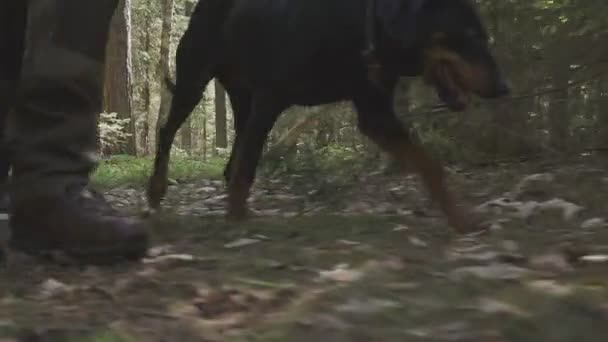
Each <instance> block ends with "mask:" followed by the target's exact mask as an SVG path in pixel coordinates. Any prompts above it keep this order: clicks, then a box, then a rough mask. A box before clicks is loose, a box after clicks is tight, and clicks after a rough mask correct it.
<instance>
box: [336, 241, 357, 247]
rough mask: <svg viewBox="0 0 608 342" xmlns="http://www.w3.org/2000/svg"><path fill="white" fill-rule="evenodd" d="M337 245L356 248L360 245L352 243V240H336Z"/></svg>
mask: <svg viewBox="0 0 608 342" xmlns="http://www.w3.org/2000/svg"><path fill="white" fill-rule="evenodd" d="M337 243H338V244H340V245H347V246H357V245H360V244H361V242H358V241H352V240H338V241H337Z"/></svg>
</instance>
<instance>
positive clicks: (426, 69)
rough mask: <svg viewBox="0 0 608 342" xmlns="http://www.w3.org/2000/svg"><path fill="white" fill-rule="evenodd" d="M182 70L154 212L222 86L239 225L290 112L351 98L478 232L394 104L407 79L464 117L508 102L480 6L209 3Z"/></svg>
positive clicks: (202, 6) (372, 132)
mask: <svg viewBox="0 0 608 342" xmlns="http://www.w3.org/2000/svg"><path fill="white" fill-rule="evenodd" d="M176 65H177V70H176V83H175V84H174V85H172V90H173V93H174V97H173V101H172V104H171V111H170V115H169V118H168V121H167V123H166V124H165V125H164V127H162V129H161V134H160V141H159V143H158V146H157V147H158V150H157V154H156V160H155V165H154V173H153V176H152V178H151V179H150V184H149V189H148V199H149V204H150V206H151V207H152V208H157V207H158V206H159V205H160V201H161V199H162V197H163V196H164V195H165V193H166V191H167V169H168V163H169V151H170V148H171V145H172V143H173V140H174V137H175V133H176V131H177V130H178V128H179V127H180V126H181V124H182V123H183V122H184V120H185V119H186V118H187V117H188V116H189V115H190V113H191V111H192V110H193V108H194V107H195V106H196V105H197V103H198V102H199V100H200V98H201V96H202V91H203V89H204V88H205V86H206V85H207V83H208V82H209V81H210V80H211V79H212V78H214V77H217V78H218V79H219V80H220V81H221V83H223V85H224V86H225V88H226V90H227V92H228V94H229V97H230V100H231V103H232V106H233V109H234V114H235V129H236V141H235V144H234V147H233V149H232V154H231V156H230V161H229V163H228V164H227V166H226V170H225V173H224V175H225V177H226V179H227V180H228V214H229V217H231V218H235V219H241V218H244V217H245V216H246V213H247V205H246V202H247V198H248V196H249V191H250V187H251V185H252V183H253V181H254V178H255V172H256V168H257V165H258V161H259V159H260V156H261V153H262V150H263V145H264V143H265V141H266V138H267V136H268V134H269V132H270V130H271V129H272V127H273V125H274V123H275V121H276V119H277V117H278V116H279V115H280V114H281V113H282V112H283V111H284V110H285V109H287V108H288V107H290V106H292V105H319V104H326V103H330V102H336V101H344V100H350V101H352V102H353V104H354V106H355V108H356V111H357V115H358V122H359V129H360V131H361V132H362V133H363V134H364V135H366V136H367V137H369V138H370V139H371V140H373V141H374V142H375V143H376V144H378V145H379V146H380V147H382V148H383V149H384V150H385V151H387V152H388V153H390V154H391V155H392V156H393V157H394V158H396V159H397V160H398V161H399V162H400V164H402V165H403V167H404V169H405V166H406V165H408V166H409V168H410V169H411V168H412V166H413V167H414V170H415V171H416V172H417V173H418V174H419V175H420V176H421V177H422V180H423V182H424V183H425V185H426V187H427V188H428V190H429V191H430V193H431V195H432V198H433V199H434V200H435V201H437V202H438V203H439V205H440V206H441V208H442V209H443V210H444V212H445V213H446V215H447V218H448V221H449V223H450V224H451V225H452V226H453V227H454V228H456V229H457V230H459V231H465V230H468V229H469V228H472V226H473V224H472V222H470V220H469V216H468V214H467V213H466V211H463V210H461V209H458V206H457V205H456V203H455V202H456V201H455V200H454V199H452V196H451V195H450V193H449V192H448V190H447V189H446V186H445V184H444V176H443V171H442V168H441V166H440V165H439V164H438V163H436V162H435V161H433V160H432V159H431V158H430V157H429V156H428V155H427V153H426V152H425V151H424V150H423V149H422V148H421V147H419V146H417V145H416V144H414V143H413V142H412V141H411V140H410V139H409V137H408V134H407V131H406V130H405V129H404V128H403V126H402V124H401V123H400V122H399V120H398V119H397V118H396V116H395V113H394V110H393V106H392V103H393V91H394V89H395V86H396V83H397V80H398V78H399V77H401V76H422V77H424V79H425V80H426V81H427V82H428V83H429V84H430V85H432V86H434V87H435V88H436V90H437V93H438V95H439V97H440V98H441V99H442V100H443V101H444V102H446V104H447V105H448V106H449V107H450V108H451V109H453V110H463V109H464V108H465V107H466V105H467V102H468V99H469V95H470V94H472V93H474V94H477V95H479V96H482V97H485V98H495V97H499V96H501V95H505V94H507V93H508V87H507V86H506V84H505V82H504V80H503V78H502V76H501V73H500V71H499V68H498V67H497V65H496V62H495V59H494V58H493V56H492V54H491V52H490V50H489V46H488V34H487V33H486V30H485V28H484V26H483V24H482V21H481V20H480V17H479V15H478V13H477V12H476V10H475V8H474V7H473V6H472V5H471V4H470V3H469V2H468V1H466V0H255V1H251V0H200V2H199V3H198V5H197V7H196V8H195V11H194V13H193V15H192V18H191V20H190V23H189V26H188V29H187V31H186V32H185V34H184V36H183V37H182V38H181V41H180V43H179V46H178V48H177V59H176ZM370 68H371V70H372V71H373V72H372V76H373V77H370Z"/></svg>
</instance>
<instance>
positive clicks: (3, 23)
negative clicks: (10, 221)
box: [0, 1, 26, 217]
mask: <svg viewBox="0 0 608 342" xmlns="http://www.w3.org/2000/svg"><path fill="white" fill-rule="evenodd" d="M25 3H26V2H25V1H2V2H0V51H2V53H0V213H1V214H5V213H6V212H7V211H8V189H7V188H6V187H7V185H8V176H9V170H10V163H9V156H8V151H7V149H6V141H5V138H6V136H5V133H6V132H5V130H6V117H7V115H8V112H9V110H10V109H11V108H12V106H13V104H14V98H15V89H16V85H17V81H18V80H19V72H20V70H21V60H22V58H23V38H24V30H25V13H26V10H25V8H26V4H25ZM3 217H4V216H3Z"/></svg>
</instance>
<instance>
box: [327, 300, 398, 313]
mask: <svg viewBox="0 0 608 342" xmlns="http://www.w3.org/2000/svg"><path fill="white" fill-rule="evenodd" d="M399 306H400V305H399V303H397V302H394V301H391V300H387V299H365V300H361V299H350V300H349V301H348V302H346V303H345V304H342V305H339V306H338V307H336V310H337V311H338V312H348V313H357V314H374V313H377V312H382V311H383V310H386V309H393V308H398V307H399Z"/></svg>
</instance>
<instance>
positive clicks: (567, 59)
mask: <svg viewBox="0 0 608 342" xmlns="http://www.w3.org/2000/svg"><path fill="white" fill-rule="evenodd" d="M477 3H478V5H479V8H480V10H481V12H482V14H483V17H484V20H485V21H486V24H487V25H488V28H489V30H490V33H491V37H492V44H493V48H494V51H495V53H496V55H497V57H498V59H499V62H500V64H501V65H502V67H503V68H504V69H505V73H506V75H507V77H508V79H509V81H510V82H511V83H512V85H513V89H514V93H513V96H512V97H511V98H509V99H506V100H500V101H494V102H487V101H486V102H482V101H480V100H477V102H476V103H475V105H473V106H471V107H469V109H468V110H467V111H466V112H464V113H450V112H447V111H446V110H443V109H440V108H437V107H436V105H437V103H438V102H437V98H436V95H435V94H434V91H432V89H430V88H428V87H426V86H424V85H422V84H421V82H419V81H416V80H409V79H404V80H403V82H402V86H401V87H400V88H401V89H400V93H399V96H398V98H397V101H396V102H397V103H396V105H397V108H398V109H399V115H400V116H401V117H402V119H403V120H404V121H405V122H408V123H409V124H411V125H412V127H415V128H416V129H417V134H418V138H419V139H420V140H421V141H422V142H424V143H425V144H426V145H427V146H428V147H429V148H430V149H431V151H432V152H433V153H434V154H435V155H436V156H437V157H438V158H441V159H442V160H443V161H444V162H447V163H454V164H460V165H494V164H495V163H499V162H511V161H522V160H524V161H525V160H538V159H542V158H563V157H571V156H578V155H581V154H583V153H601V152H605V151H608V115H607V114H606V112H607V111H608V75H607V74H606V70H607V69H606V67H607V66H608V57H606V56H608V44H605V42H606V41H607V40H606V37H607V35H608V27H607V25H606V24H607V19H605V18H607V17H608V4H606V3H604V2H603V1H582V0H510V1H488V0H478V1H477ZM195 4H196V2H195V1H192V0H162V1H150V0H121V3H120V8H119V10H118V11H117V13H116V15H115V17H114V20H113V24H112V34H111V39H110V42H109V46H108V64H107V70H106V87H105V96H104V98H105V101H104V103H105V104H104V113H102V114H101V117H100V126H99V128H100V129H99V133H100V150H101V153H102V155H103V157H104V160H105V162H107V161H109V160H110V161H111V160H118V159H120V160H125V161H126V160H129V162H130V163H132V162H133V160H134V159H135V160H137V161H140V162H141V163H140V164H141V166H142V168H145V169H148V167H149V164H150V159H151V157H152V156H153V154H154V150H155V141H156V136H157V128H158V127H159V123H162V122H163V120H165V119H166V114H167V109H168V108H167V107H168V104H169V102H170V94H169V93H168V92H167V91H166V89H165V88H164V86H163V82H162V80H163V78H164V75H165V74H166V73H170V74H171V75H172V74H173V70H174V55H175V47H176V45H177V43H178V41H179V38H180V37H181V35H182V33H183V32H184V30H185V28H186V26H187V23H188V20H189V15H190V14H191V12H192V10H193V8H194V6H195ZM232 140H233V129H232V111H231V106H230V101H229V99H228V98H227V97H226V95H225V93H224V91H223V89H222V87H221V85H220V84H218V83H216V82H211V83H210V84H209V86H208V88H207V90H206V92H205V95H204V98H203V101H201V103H200V104H199V106H198V107H197V108H196V110H195V112H194V113H193V115H192V116H191V118H190V119H189V120H188V121H187V122H186V124H185V125H184V127H183V128H182V129H181V131H180V132H179V133H178V138H177V140H176V144H175V145H174V151H173V156H174V157H173V162H172V166H171V167H172V168H175V167H178V168H179V165H180V163H185V160H188V161H190V163H194V162H195V161H196V164H195V165H190V166H191V167H195V168H200V167H203V166H204V165H207V166H208V165H216V166H218V167H217V168H216V169H217V170H219V169H220V166H223V163H224V160H225V158H226V157H227V153H228V152H229V149H227V148H228V147H229V146H230V144H231V142H232ZM268 152H271V153H268ZM382 158H383V157H382V156H381V154H380V153H379V151H378V150H377V149H376V148H375V146H373V145H372V144H370V143H369V142H368V141H367V140H366V139H365V138H364V137H362V136H361V135H360V134H359V133H358V132H357V130H356V119H355V116H354V115H353V113H352V107H351V105H350V104H348V103H339V104H334V105H328V106H320V107H311V108H302V107H297V108H292V109H290V110H289V111H288V113H286V114H285V115H283V116H282V117H281V118H280V120H279V122H278V123H277V125H276V126H275V128H274V130H273V132H272V135H271V137H270V139H269V143H268V146H267V153H266V157H265V162H264V163H263V164H262V165H264V166H263V167H264V168H268V167H271V168H273V170H283V171H286V170H287V169H289V168H297V169H302V168H311V169H314V168H319V167H322V166H327V165H333V164H335V163H338V164H340V163H342V162H345V161H347V162H348V163H349V165H353V163H354V164H355V165H359V166H363V167H376V168H377V167H378V165H381V164H383V163H384V161H383V159H382ZM378 162H381V164H379V163H378ZM218 172H219V171H218ZM218 174H219V173H218Z"/></svg>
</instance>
